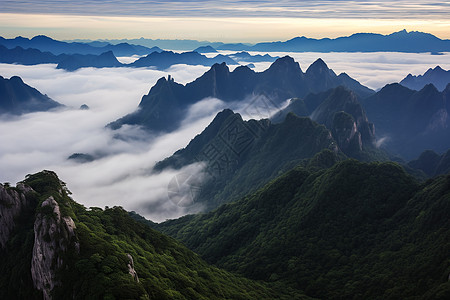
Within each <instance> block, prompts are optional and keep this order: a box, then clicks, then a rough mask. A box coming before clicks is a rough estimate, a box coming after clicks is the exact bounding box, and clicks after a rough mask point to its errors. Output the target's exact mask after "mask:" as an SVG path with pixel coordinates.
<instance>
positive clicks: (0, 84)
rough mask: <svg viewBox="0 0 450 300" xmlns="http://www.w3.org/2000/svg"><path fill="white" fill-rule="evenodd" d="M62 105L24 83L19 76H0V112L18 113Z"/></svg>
mask: <svg viewBox="0 0 450 300" xmlns="http://www.w3.org/2000/svg"><path fill="white" fill-rule="evenodd" d="M62 106H63V105H61V104H59V103H58V102H56V101H53V100H52V99H50V98H49V97H48V96H47V95H42V94H41V93H40V92H39V91H38V90H36V89H35V88H32V87H31V86H29V85H27V84H25V83H24V82H23V81H22V79H21V78H20V77H17V76H13V77H11V78H10V79H6V78H3V77H2V76H0V114H5V113H7V114H14V115H20V114H24V113H29V112H35V111H47V110H50V109H53V108H57V107H62Z"/></svg>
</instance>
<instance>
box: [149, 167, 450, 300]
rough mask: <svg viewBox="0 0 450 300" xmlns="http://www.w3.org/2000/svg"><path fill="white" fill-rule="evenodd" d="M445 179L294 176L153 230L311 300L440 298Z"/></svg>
mask: <svg viewBox="0 0 450 300" xmlns="http://www.w3.org/2000/svg"><path fill="white" fill-rule="evenodd" d="M449 213H450V175H446V176H441V177H437V178H435V179H433V180H430V181H427V182H426V183H424V184H418V183H417V182H416V181H415V180H414V179H413V178H412V177H410V176H409V175H407V174H406V173H405V171H404V170H403V169H402V168H401V167H400V166H398V165H396V164H394V163H371V164H366V163H360V162H357V161H353V160H347V161H343V162H339V163H337V164H336V165H335V166H333V167H331V168H329V169H322V170H317V168H315V169H307V168H303V167H298V168H295V169H293V170H291V171H289V172H288V173H286V174H285V175H283V176H281V177H279V178H278V179H277V180H275V181H273V182H271V183H270V184H268V185H266V186H265V187H264V188H263V189H261V190H259V191H258V192H256V193H254V194H252V195H248V196H246V197H244V198H242V199H240V200H238V201H236V202H233V203H229V204H226V205H222V206H220V207H219V208H218V209H217V210H215V211H212V212H209V213H206V214H199V215H190V216H185V217H182V218H180V219H177V220H170V221H166V222H164V223H161V224H158V225H156V228H157V229H158V230H161V231H162V232H165V233H168V234H170V235H172V236H174V237H176V238H177V239H179V240H181V241H183V242H184V243H185V244H186V245H187V246H188V247H189V248H191V249H193V250H194V251H196V252H198V253H199V254H200V255H201V256H202V257H203V258H205V259H206V260H207V261H209V262H211V263H214V264H216V265H218V266H221V267H224V268H226V269H228V270H232V271H235V272H239V273H241V274H245V275H247V276H249V277H251V278H257V279H263V280H269V281H274V282H280V281H281V282H285V283H288V284H289V285H290V286H293V287H296V288H302V289H304V290H305V291H306V293H307V295H309V296H313V297H318V298H321V299H380V298H382V299H395V298H402V299H417V298H424V299H446V298H448V296H449V295H450V282H448V275H449V273H450V262H449V261H448V253H449V251H450V221H449V220H450V218H449Z"/></svg>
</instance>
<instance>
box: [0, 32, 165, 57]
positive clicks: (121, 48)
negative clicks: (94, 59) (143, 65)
mask: <svg viewBox="0 0 450 300" xmlns="http://www.w3.org/2000/svg"><path fill="white" fill-rule="evenodd" d="M0 45H3V46H4V47H6V48H8V49H13V48H16V47H21V48H23V49H29V48H32V49H38V50H40V51H42V52H50V53H53V54H55V55H59V54H94V55H100V54H102V53H105V52H108V51H112V52H113V53H114V55H115V56H132V55H147V54H150V53H152V52H155V51H158V52H160V51H162V50H161V49H160V48H158V47H152V48H148V47H144V46H140V45H130V44H128V43H120V44H117V45H111V44H106V45H103V44H102V45H100V46H99V47H95V46H92V44H86V43H77V42H72V43H68V42H63V41H57V40H54V39H52V38H49V37H47V36H45V35H38V36H35V37H33V38H31V39H28V38H24V37H21V36H18V37H16V38H14V39H5V38H3V37H0Z"/></svg>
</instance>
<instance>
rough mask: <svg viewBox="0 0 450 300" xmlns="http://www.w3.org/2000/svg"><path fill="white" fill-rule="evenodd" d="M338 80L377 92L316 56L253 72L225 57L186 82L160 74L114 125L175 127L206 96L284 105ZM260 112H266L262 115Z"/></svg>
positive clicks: (364, 94)
mask: <svg viewBox="0 0 450 300" xmlns="http://www.w3.org/2000/svg"><path fill="white" fill-rule="evenodd" d="M339 85H343V86H346V87H348V88H350V89H352V90H353V91H354V92H355V93H356V94H358V95H360V96H361V97H367V96H368V95H371V94H373V93H374V91H372V90H371V89H369V88H367V87H365V86H363V85H361V84H360V83H359V82H357V81H356V80H354V79H352V78H350V77H349V76H348V75H347V74H345V73H342V74H339V75H336V74H335V73H334V72H333V71H332V70H331V69H329V68H328V67H327V65H326V64H325V62H323V60H321V59H318V60H317V61H315V62H314V63H313V64H311V66H309V68H308V69H307V70H306V72H305V73H303V71H302V70H301V68H300V65H299V64H298V63H297V62H295V61H294V59H293V58H291V57H289V56H286V57H283V58H279V59H277V60H276V61H275V62H274V63H273V64H272V65H271V66H270V67H269V68H268V69H267V70H265V71H264V72H259V73H258V72H254V71H252V70H251V69H250V68H248V67H246V66H240V67H237V68H236V69H235V70H234V71H233V72H230V70H229V68H228V67H227V65H226V64H225V63H222V64H215V65H213V66H212V67H211V69H210V70H209V71H207V72H206V73H205V74H203V75H202V76H201V77H199V78H197V79H196V80H194V81H193V82H190V83H188V84H186V85H181V84H178V83H176V82H175V81H174V79H173V78H169V79H166V78H160V79H159V80H158V81H157V83H156V84H155V86H153V87H152V88H151V90H150V92H149V93H148V95H145V96H143V97H142V100H141V102H140V103H139V107H138V110H137V111H136V112H134V113H132V114H129V115H127V116H125V117H123V118H121V119H119V120H117V121H115V122H113V123H111V124H110V125H109V126H110V127H111V128H113V129H117V128H120V127H121V126H122V125H124V124H130V125H140V126H142V127H144V128H146V129H149V130H156V131H171V130H174V129H176V128H177V127H178V126H179V124H180V122H181V120H182V119H183V115H184V114H185V112H186V110H187V108H188V107H189V105H192V104H194V103H196V102H198V101H200V100H202V99H204V98H207V97H214V98H219V99H220V100H223V101H225V102H230V103H231V102H236V101H243V100H245V99H249V98H251V99H254V100H252V101H254V102H252V103H253V104H250V105H249V110H252V109H253V107H250V106H254V105H260V104H258V103H255V102H262V103H261V105H265V106H269V107H270V106H275V107H276V106H279V105H281V103H282V102H283V101H285V100H287V99H289V98H293V97H304V96H306V95H307V94H309V93H311V92H320V91H325V90H327V89H329V88H333V87H337V86H339ZM257 117H259V118H261V116H260V115H259V116H257Z"/></svg>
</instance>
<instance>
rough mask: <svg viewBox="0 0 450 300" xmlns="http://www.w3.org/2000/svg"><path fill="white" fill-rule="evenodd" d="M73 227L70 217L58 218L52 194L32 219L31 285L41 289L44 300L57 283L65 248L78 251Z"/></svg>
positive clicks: (57, 209)
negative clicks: (57, 273) (72, 248)
mask: <svg viewBox="0 0 450 300" xmlns="http://www.w3.org/2000/svg"><path fill="white" fill-rule="evenodd" d="M75 228H76V227H75V223H74V222H73V220H72V218H71V217H68V216H66V217H61V212H60V208H59V205H58V202H56V201H55V199H54V198H53V197H52V196H50V197H49V198H47V199H46V200H45V201H44V202H42V205H41V210H40V212H39V213H38V214H37V216H36V220H35V222H34V247H33V255H32V261H31V275H32V278H33V283H34V286H35V288H36V289H38V290H40V291H42V292H43V296H44V299H51V291H52V290H53V288H54V287H55V286H56V285H60V284H61V282H59V281H58V279H57V278H56V272H57V271H58V270H59V269H61V268H62V267H63V266H64V261H63V254H64V253H65V252H66V251H67V249H68V248H69V247H75V248H76V250H77V251H79V243H78V241H77V239H76V235H75V231H74V230H75Z"/></svg>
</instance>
